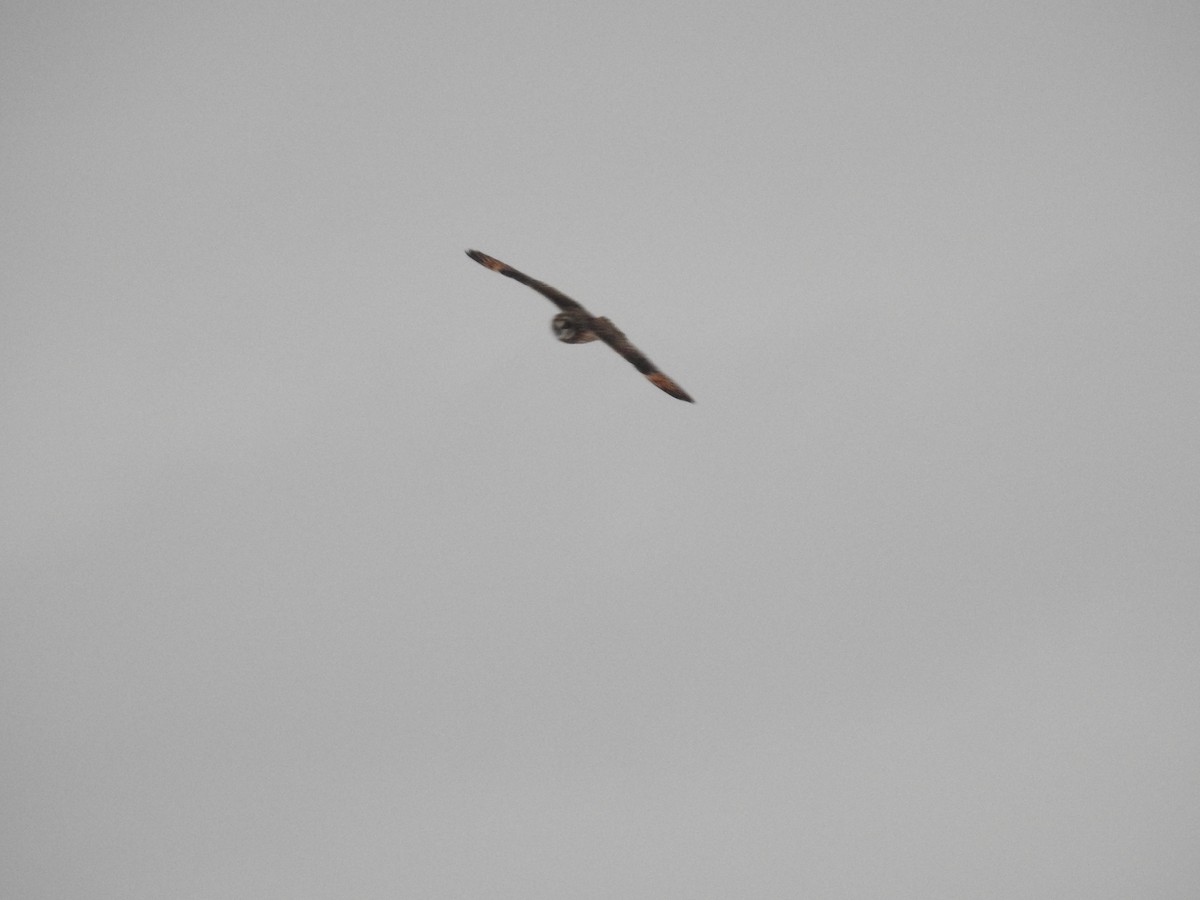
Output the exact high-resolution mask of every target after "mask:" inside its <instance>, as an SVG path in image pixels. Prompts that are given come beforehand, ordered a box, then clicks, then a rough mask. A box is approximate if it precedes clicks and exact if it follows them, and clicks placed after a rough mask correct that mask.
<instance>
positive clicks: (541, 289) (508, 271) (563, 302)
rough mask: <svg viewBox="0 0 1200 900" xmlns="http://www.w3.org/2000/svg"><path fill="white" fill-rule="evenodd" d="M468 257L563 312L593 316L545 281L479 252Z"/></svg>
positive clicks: (470, 251)
mask: <svg viewBox="0 0 1200 900" xmlns="http://www.w3.org/2000/svg"><path fill="white" fill-rule="evenodd" d="M467 256H469V257H471V259H473V260H475V262H477V263H479V264H480V265H481V266H486V267H487V268H489V269H491V270H492V271H493V272H499V273H500V274H501V275H507V276H508V277H509V278H511V279H512V280H513V281H519V282H521V284H523V285H526V286H527V287H531V288H533V289H534V290H535V291H537V292H538V293H539V294H541V295H542V296H543V297H545V298H546V299H547V300H549V301H550V302H551V303H553V304H554V305H555V306H557V307H558V308H559V309H561V310H562V311H563V312H571V311H572V310H582V311H583V312H584V313H585V314H587V315H589V316H590V315H591V313H589V312H588V311H587V310H586V309H584V308H583V306H582V305H581V304H579V303H576V302H575V301H574V300H572V299H571V298H570V297H568V296H567V295H566V294H564V293H563V292H562V291H560V290H556V289H555V288H552V287H550V285H548V284H546V283H545V282H544V281H538V280H537V279H536V278H530V277H529V276H528V275H526V274H525V273H524V272H518V271H517V270H516V269H514V268H513V267H512V266H510V265H507V264H506V263H502V262H500V260H498V259H496V258H494V257H491V256H488V255H487V254H486V253H480V252H479V251H478V250H468V251H467Z"/></svg>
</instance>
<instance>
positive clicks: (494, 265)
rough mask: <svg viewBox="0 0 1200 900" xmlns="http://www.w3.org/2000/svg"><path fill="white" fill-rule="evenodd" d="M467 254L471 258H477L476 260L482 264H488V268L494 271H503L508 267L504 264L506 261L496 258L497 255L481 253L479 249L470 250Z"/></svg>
mask: <svg viewBox="0 0 1200 900" xmlns="http://www.w3.org/2000/svg"><path fill="white" fill-rule="evenodd" d="M467 256H469V257H471V259H473V260H475V262H477V263H479V264H480V265H481V266H486V267H487V268H489V269H491V270H492V271H493V272H502V271H504V270H505V269H506V268H508V267H507V266H506V265H504V263H502V262H500V260H498V259H496V258H495V257H492V256H488V255H487V254H486V253H480V252H479V251H478V250H468V251H467Z"/></svg>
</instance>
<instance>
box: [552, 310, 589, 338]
mask: <svg viewBox="0 0 1200 900" xmlns="http://www.w3.org/2000/svg"><path fill="white" fill-rule="evenodd" d="M589 321H590V320H589V319H587V318H584V317H581V316H577V315H573V314H571V313H565V312H562V313H559V314H558V315H557V316H555V317H554V318H553V319H551V320H550V328H551V330H552V331H553V332H554V336H555V337H556V338H558V339H559V340H560V341H562V342H563V343H564V344H586V343H587V342H588V341H594V340H596V333H595V332H594V331H592V329H591V328H589V327H588V325H589Z"/></svg>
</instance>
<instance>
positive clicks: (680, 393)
mask: <svg viewBox="0 0 1200 900" xmlns="http://www.w3.org/2000/svg"><path fill="white" fill-rule="evenodd" d="M646 378H647V379H649V381H650V383H651V384H652V385H654V386H655V387H656V388H658V389H659V390H660V391H662V392H663V393H666V394H670V395H671V396H672V397H674V398H675V399H676V400H683V401H685V402H687V403H695V402H696V401H695V400H693V399H692V398H691V397H690V396H689V395H688V392H687V391H685V390H684V389H683V388H681V387H680V386H679V385H677V384H676V383H675V382H674V381H672V380H671V379H670V378H668V377H667V376H666V375H664V374H663V373H662V372H648V373H646Z"/></svg>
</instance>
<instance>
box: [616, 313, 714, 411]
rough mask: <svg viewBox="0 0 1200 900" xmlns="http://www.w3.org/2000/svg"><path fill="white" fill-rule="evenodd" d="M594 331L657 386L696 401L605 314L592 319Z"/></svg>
mask: <svg viewBox="0 0 1200 900" xmlns="http://www.w3.org/2000/svg"><path fill="white" fill-rule="evenodd" d="M592 331H594V332H595V333H596V337H598V338H600V340H602V341H604V343H606V344H608V346H610V347H612V348H613V349H614V350H616V351H617V352H618V353H620V354H621V355H622V356H623V357H625V358H626V359H627V360H629V362H630V364H631V365H632V366H633V367H634V368H635V369H637V370H638V371H639V372H641V373H642V374H643V375H645V376H646V378H647V379H649V381H650V383H651V384H652V385H654V386H655V387H656V388H658V389H659V390H662V391H666V392H667V393H668V394H670V395H671V396H672V397H674V398H676V399H677V400H686V401H687V402H688V403H695V402H696V401H695V400H693V399H692V398H691V397H689V396H688V393H687V391H685V390H684V389H683V388H681V387H680V386H679V385H677V384H676V383H675V382H674V381H672V380H671V379H670V378H668V377H667V376H666V375H664V374H663V373H662V372H661V371H659V368H658V366H656V365H654V363H652V362H650V360H649V359H647V358H646V356H645V354H644V353H642V351H641V350H639V349H638V348H637V347H635V346H633V344H631V343H630V342H629V338H627V337H625V333H624V332H623V331H621V329H620V328H618V327H617V326H616V325H614V324H613V323H612V322H610V321H609V320H608V319H606V318H604V316H596V317H594V318H593V319H592Z"/></svg>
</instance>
